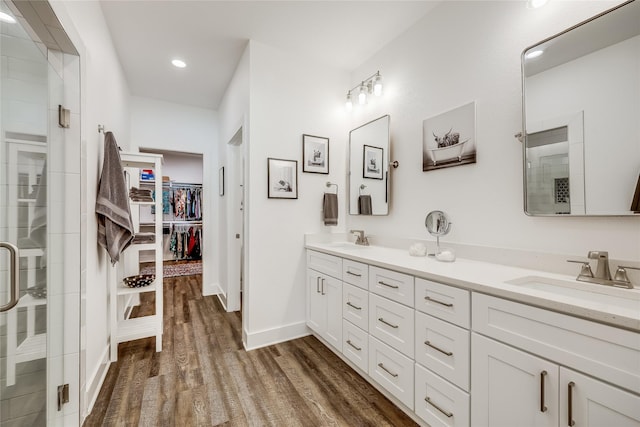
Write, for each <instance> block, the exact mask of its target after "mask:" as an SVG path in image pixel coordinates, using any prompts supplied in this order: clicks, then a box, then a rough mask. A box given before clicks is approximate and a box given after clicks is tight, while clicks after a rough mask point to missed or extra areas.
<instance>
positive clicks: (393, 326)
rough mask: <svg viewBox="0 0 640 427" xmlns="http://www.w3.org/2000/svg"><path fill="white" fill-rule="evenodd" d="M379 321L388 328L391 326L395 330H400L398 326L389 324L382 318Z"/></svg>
mask: <svg viewBox="0 0 640 427" xmlns="http://www.w3.org/2000/svg"><path fill="white" fill-rule="evenodd" d="M378 321H380V322H382V323H384V324H385V325H387V326H391V327H392V328H393V329H398V325H394V324H392V323H389V322H387V321H386V320H384V319H383V318H382V317H378Z"/></svg>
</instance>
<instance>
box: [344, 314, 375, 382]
mask: <svg viewBox="0 0 640 427" xmlns="http://www.w3.org/2000/svg"><path fill="white" fill-rule="evenodd" d="M342 339H343V343H342V354H343V355H344V356H345V357H346V358H347V359H349V360H350V361H351V362H353V364H354V365H356V366H357V367H358V368H360V369H362V370H363V371H364V372H367V371H368V368H369V334H367V333H366V332H365V331H363V330H362V329H360V328H358V327H357V326H355V325H353V324H352V323H351V322H349V321H348V320H344V319H343V320H342Z"/></svg>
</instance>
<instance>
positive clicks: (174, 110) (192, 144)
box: [131, 96, 218, 291]
mask: <svg viewBox="0 0 640 427" xmlns="http://www.w3.org/2000/svg"><path fill="white" fill-rule="evenodd" d="M217 146H218V118H217V113H216V111H214V110H209V109H206V108H199V107H190V106H186V105H181V104H173V103H170V102H165V101H158V100H155V99H149V98H141V97H136V96H134V97H131V149H132V151H137V150H138V149H139V148H140V147H144V148H151V149H156V150H170V151H182V152H185V153H200V154H202V165H203V169H202V182H203V184H204V185H203V187H202V193H203V197H202V198H203V206H202V222H203V238H202V240H203V242H202V259H203V263H202V284H203V289H204V290H205V291H206V290H207V289H209V288H211V287H212V286H213V284H215V283H217V282H218V258H217V255H216V254H217V250H216V249H215V242H216V241H217V239H218V228H217V219H216V213H217V206H216V202H217V200H216V197H215V195H216V194H217V193H218V184H217V182H218V174H217V171H218V169H217V167H216V165H217V163H218V159H217ZM162 174H163V175H166V173H165V172H164V171H163V173H162Z"/></svg>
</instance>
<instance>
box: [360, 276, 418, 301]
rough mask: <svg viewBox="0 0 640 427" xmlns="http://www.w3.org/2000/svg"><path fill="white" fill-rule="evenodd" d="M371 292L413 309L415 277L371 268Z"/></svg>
mask: <svg viewBox="0 0 640 427" xmlns="http://www.w3.org/2000/svg"><path fill="white" fill-rule="evenodd" d="M369 290H370V291H371V292H375V293H376V294H378V295H382V296H383V297H387V298H389V299H392V300H394V301H397V302H399V303H401V304H405V305H408V306H410V307H413V293H414V290H413V276H409V275H408V274H402V273H398V272H396V271H391V270H385V269H384V268H380V267H374V266H370V267H369Z"/></svg>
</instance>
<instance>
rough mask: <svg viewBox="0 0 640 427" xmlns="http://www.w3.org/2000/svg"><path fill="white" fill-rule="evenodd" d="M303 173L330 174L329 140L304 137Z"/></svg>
mask: <svg viewBox="0 0 640 427" xmlns="http://www.w3.org/2000/svg"><path fill="white" fill-rule="evenodd" d="M302 172H309V173H324V174H328V173H329V138H323V137H321V136H313V135H302Z"/></svg>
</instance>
